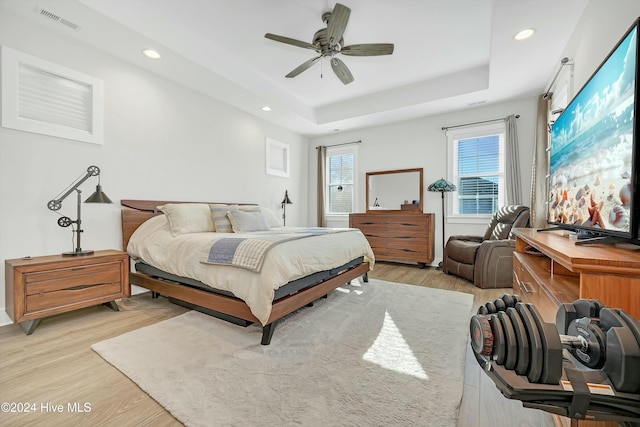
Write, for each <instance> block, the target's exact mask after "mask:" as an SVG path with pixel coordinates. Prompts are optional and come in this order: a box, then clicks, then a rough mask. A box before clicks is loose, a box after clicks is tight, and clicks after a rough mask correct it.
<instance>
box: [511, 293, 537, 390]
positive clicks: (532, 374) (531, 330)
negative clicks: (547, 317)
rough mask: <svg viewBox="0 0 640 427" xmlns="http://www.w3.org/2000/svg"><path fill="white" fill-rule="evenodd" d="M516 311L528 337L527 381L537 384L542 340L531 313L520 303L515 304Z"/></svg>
mask: <svg viewBox="0 0 640 427" xmlns="http://www.w3.org/2000/svg"><path fill="white" fill-rule="evenodd" d="M516 311H517V312H518V314H519V315H520V317H521V318H522V321H523V323H524V327H525V329H526V330H527V335H528V336H529V351H530V355H531V358H530V360H529V370H528V371H527V379H528V380H529V382H531V383H537V382H539V381H540V376H541V375H542V362H543V359H544V355H543V348H542V340H541V339H540V333H539V332H538V325H537V324H536V321H535V320H533V317H532V316H531V312H530V311H529V309H527V307H525V305H524V304H523V303H521V302H519V303H517V304H516Z"/></svg>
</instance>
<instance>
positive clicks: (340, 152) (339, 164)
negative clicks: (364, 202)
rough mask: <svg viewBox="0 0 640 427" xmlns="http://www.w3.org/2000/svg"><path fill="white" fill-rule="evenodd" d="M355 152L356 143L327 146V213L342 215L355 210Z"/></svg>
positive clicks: (356, 150)
mask: <svg viewBox="0 0 640 427" xmlns="http://www.w3.org/2000/svg"><path fill="white" fill-rule="evenodd" d="M357 153H358V147H357V146H356V145H346V146H339V147H328V148H327V159H326V167H327V170H326V195H327V200H326V203H325V206H326V213H327V214H328V215H344V214H348V213H350V212H353V211H354V210H355V195H356V188H355V185H356V184H355V182H356V180H355V171H356V170H357V168H356V160H357Z"/></svg>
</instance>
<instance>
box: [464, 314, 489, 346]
mask: <svg viewBox="0 0 640 427" xmlns="http://www.w3.org/2000/svg"><path fill="white" fill-rule="evenodd" d="M469 329H470V333H471V348H473V351H474V352H475V353H476V354H479V355H481V356H491V354H492V353H493V333H492V332H491V325H490V324H489V320H488V319H487V318H486V316H483V315H481V314H476V315H475V316H472V317H471V322H470V324H469Z"/></svg>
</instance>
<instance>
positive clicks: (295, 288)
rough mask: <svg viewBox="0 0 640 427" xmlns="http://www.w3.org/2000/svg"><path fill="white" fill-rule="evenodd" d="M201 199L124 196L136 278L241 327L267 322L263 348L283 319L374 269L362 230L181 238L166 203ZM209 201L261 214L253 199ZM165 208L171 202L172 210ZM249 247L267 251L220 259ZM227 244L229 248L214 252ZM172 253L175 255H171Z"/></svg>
mask: <svg viewBox="0 0 640 427" xmlns="http://www.w3.org/2000/svg"><path fill="white" fill-rule="evenodd" d="M198 204H203V202H185V201H179V202H175V201H162V200H122V201H121V205H122V206H123V209H122V237H123V247H124V250H125V251H127V252H128V253H129V255H130V256H131V257H132V260H133V263H132V264H133V265H134V268H132V271H131V272H130V283H131V284H133V285H137V286H140V287H142V288H145V289H148V290H150V291H152V293H153V296H154V297H157V296H158V295H162V296H165V297H167V298H169V300H170V301H172V302H174V303H177V304H181V305H183V306H185V307H188V308H191V309H194V310H198V311H201V312H204V313H207V314H210V315H213V316H216V317H219V318H221V319H224V320H227V321H230V322H233V323H236V324H238V325H242V326H248V325H250V324H253V323H257V324H260V325H261V326H262V340H261V344H263V345H268V344H270V342H271V338H272V336H273V332H274V329H275V327H276V324H277V322H278V320H279V319H281V318H282V317H284V316H286V315H288V314H289V313H292V312H293V311H296V310H298V309H300V308H302V307H305V306H311V305H312V304H313V302H314V301H315V300H317V299H318V298H321V297H324V296H326V295H327V294H328V293H329V292H331V291H333V290H334V289H336V288H337V287H339V286H342V285H344V284H346V283H348V282H349V281H351V280H352V279H355V278H357V277H359V276H362V277H363V280H364V281H365V282H366V281H367V273H368V271H369V270H370V269H372V268H373V263H374V256H373V251H372V250H371V247H370V246H369V244H368V242H367V240H366V238H365V237H364V236H363V235H362V233H361V232H360V231H359V230H356V229H320V228H315V227H313V228H301V227H274V228H268V227H267V228H268V229H267V230H266V231H253V230H250V231H246V232H245V231H244V230H239V231H240V232H236V233H218V232H208V231H205V232H201V230H200V229H197V227H196V232H185V233H183V234H180V233H178V235H175V234H174V232H175V227H174V226H175V225H176V222H175V221H173V218H174V216H172V212H170V211H168V210H167V208H166V207H173V208H181V209H183V210H184V209H186V208H187V206H196V205H198ZM204 204H206V205H208V206H211V209H212V212H213V210H214V208H213V206H217V207H218V209H217V210H218V211H224V210H225V206H231V207H233V208H231V209H232V210H233V212H231V213H229V212H227V214H228V216H229V218H230V219H232V220H233V218H236V221H238V220H239V218H246V217H248V216H247V215H245V214H242V215H243V216H240V214H239V213H237V210H238V208H240V209H241V210H242V211H247V212H254V211H256V210H257V211H260V208H259V207H258V206H256V205H251V204H232V203H225V204H220V203H206V202H204ZM158 207H165V208H164V210H165V212H163V211H161V210H160V209H159V208H158ZM198 209H201V208H200V207H198ZM262 209H264V208H262ZM232 214H233V215H234V216H233V217H232ZM217 215H218V216H217V217H216V216H215V215H214V223H215V224H214V226H215V227H217V229H218V230H219V231H220V228H221V227H224V225H223V226H220V224H219V222H218V221H219V219H220V218H221V217H220V215H221V214H220V213H218V214H217ZM255 215H258V214H255ZM258 216H261V215H258ZM236 221H234V223H233V225H234V226H235V225H237V224H236ZM260 221H262V220H260ZM214 229H215V228H214ZM255 241H257V242H259V244H256V243H254V242H255ZM238 242H239V243H238ZM242 245H249V246H245V247H250V248H252V250H253V248H254V247H255V246H265V247H266V249H264V250H263V253H261V257H258V256H257V255H256V256H255V257H254V258H252V257H251V256H249V257H248V258H246V257H238V256H237V252H236V256H235V257H231V258H233V260H234V263H235V262H236V261H237V259H238V258H239V259H242V260H243V264H242V265H238V264H232V263H231V262H230V261H229V260H228V259H227V258H230V257H227V258H225V259H222V260H221V259H219V258H216V257H215V255H216V254H218V255H217V256H219V255H220V253H222V254H226V253H227V252H228V247H229V246H233V247H234V250H238V248H240V247H242ZM220 247H222V248H223V249H224V250H222V251H221V250H217V252H216V251H214V248H220ZM169 250H171V251H173V252H172V254H171V255H168V253H165V252H164V251H169ZM225 251H227V252H225ZM258 258H259V259H258ZM247 259H248V260H247ZM245 264H246V265H245Z"/></svg>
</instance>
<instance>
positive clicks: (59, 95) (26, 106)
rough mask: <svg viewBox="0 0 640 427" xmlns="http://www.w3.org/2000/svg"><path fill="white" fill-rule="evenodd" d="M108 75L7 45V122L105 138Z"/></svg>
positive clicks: (43, 131) (79, 137) (4, 90)
mask: <svg viewBox="0 0 640 427" xmlns="http://www.w3.org/2000/svg"><path fill="white" fill-rule="evenodd" d="M102 98H103V95H102V80H100V79H98V78H95V77H92V76H89V75H86V74H83V73H80V72H78V71H75V70H72V69H69V68H66V67H63V66H61V65H58V64H54V63H52V62H49V61H45V60H43V59H40V58H37V57H35V56H31V55H28V54H26V53H24V52H21V51H18V50H15V49H11V48H9V47H7V46H2V126H4V127H7V128H11V129H18V130H21V131H27V132H35V133H40V134H43V135H51V136H56V137H60V138H68V139H73V140H76V141H84V142H90V143H93V144H102V143H103V117H102V114H103V104H102Z"/></svg>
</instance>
